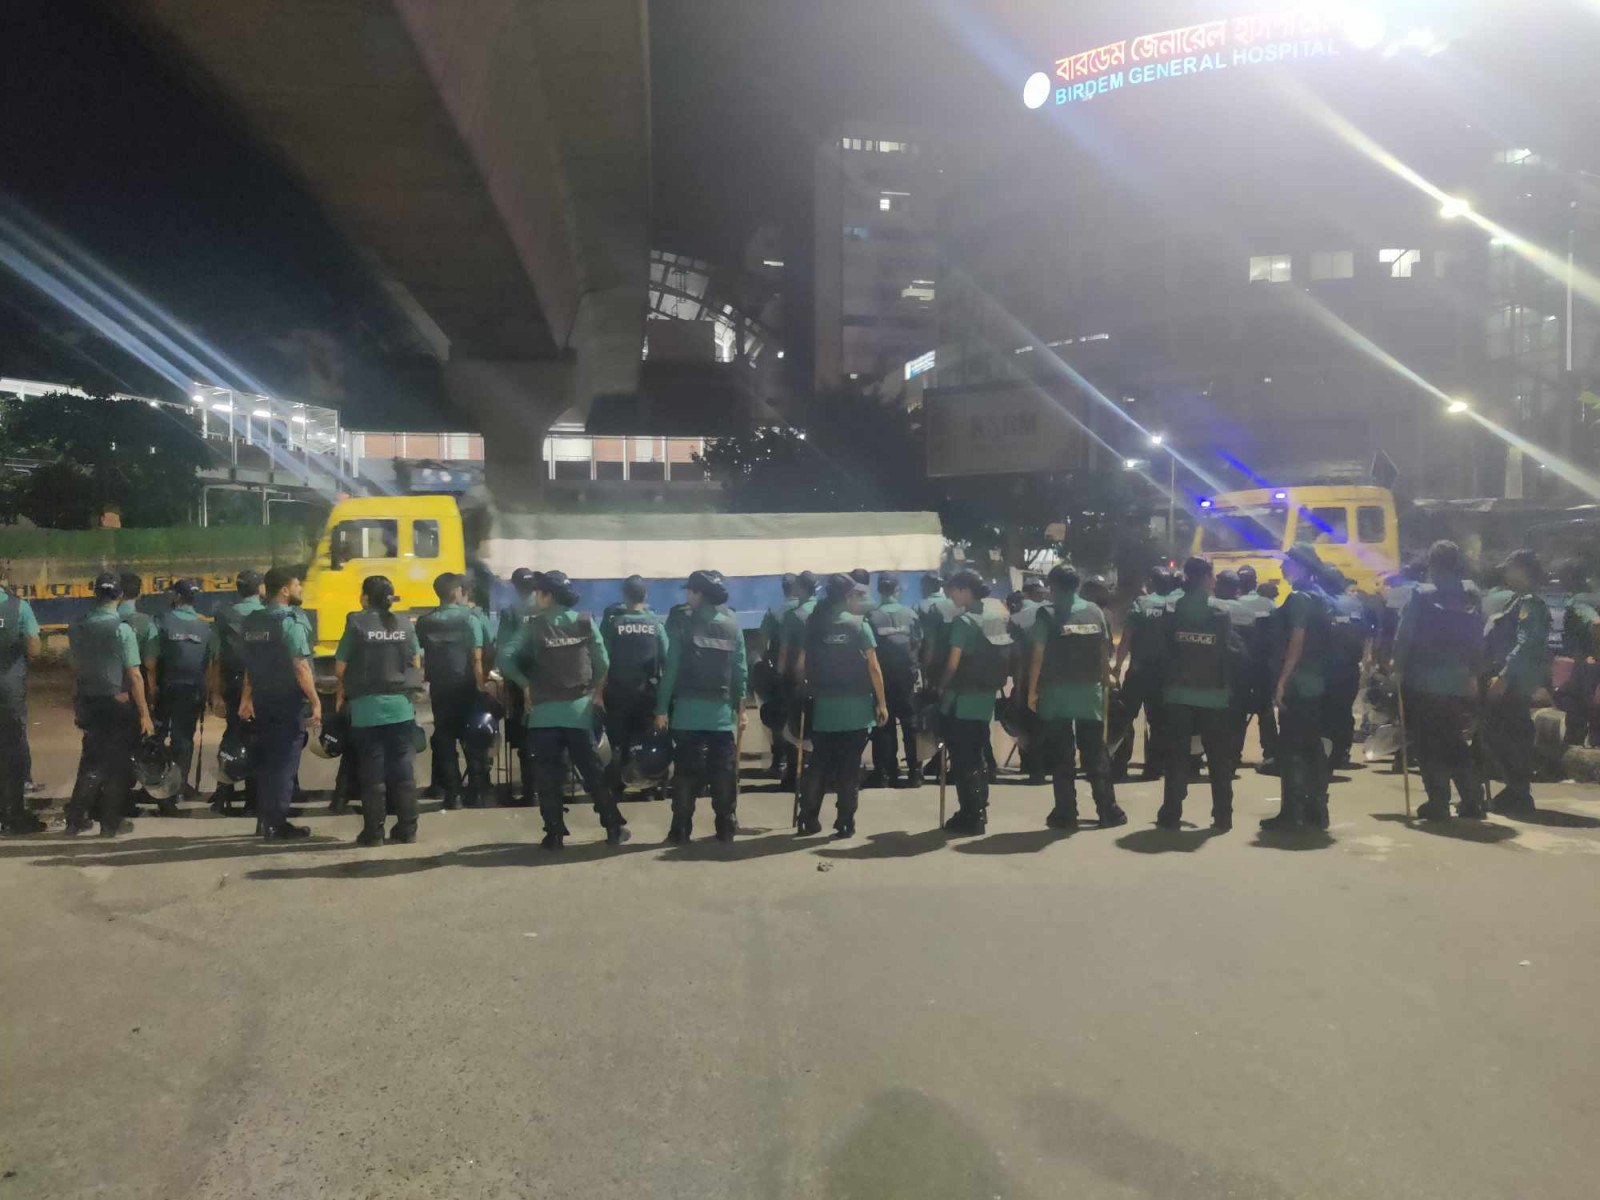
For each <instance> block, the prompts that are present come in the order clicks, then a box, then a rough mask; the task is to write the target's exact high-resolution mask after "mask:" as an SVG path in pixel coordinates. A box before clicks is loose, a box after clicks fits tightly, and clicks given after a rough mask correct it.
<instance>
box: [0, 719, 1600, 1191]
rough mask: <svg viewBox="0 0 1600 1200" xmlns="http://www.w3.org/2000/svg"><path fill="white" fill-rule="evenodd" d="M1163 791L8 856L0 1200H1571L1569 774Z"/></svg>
mask: <svg viewBox="0 0 1600 1200" xmlns="http://www.w3.org/2000/svg"><path fill="white" fill-rule="evenodd" d="M34 732H35V739H36V747H38V759H39V767H38V770H37V771H36V774H37V775H38V777H39V779H40V780H41V781H42V782H44V783H45V784H46V787H47V790H49V791H51V792H55V793H56V794H59V793H60V790H61V787H62V785H63V784H64V783H65V782H66V781H67V780H69V779H70V775H71V772H72V768H73V761H74V760H73V757H72V755H71V754H70V753H68V752H67V751H68V748H69V746H70V739H71V735H72V731H71V729H70V727H69V726H68V725H67V722H66V719H65V717H64V715H63V714H62V713H61V712H60V711H59V710H57V709H50V708H46V707H44V706H40V710H39V711H36V713H35V729H34ZM313 761H314V760H310V759H308V760H307V762H308V769H307V774H306V782H307V784H308V785H309V786H312V787H316V786H318V785H325V784H326V782H327V767H326V764H323V763H320V762H316V763H315V764H314V765H311V764H312V763H313ZM752 765H753V764H752ZM1156 786H1157V785H1149V784H1145V785H1136V786H1129V787H1125V788H1123V789H1121V791H1120V797H1121V800H1122V803H1123V804H1124V806H1125V807H1126V808H1127V809H1128V811H1129V813H1130V814H1131V816H1132V818H1133V821H1132V823H1131V824H1130V825H1129V826H1127V827H1125V828H1123V829H1120V830H1116V831H1106V832H1103V833H1102V832H1100V831H1098V830H1096V829H1095V828H1094V827H1093V825H1092V824H1088V825H1086V826H1085V828H1084V829H1083V830H1082V831H1080V832H1078V833H1076V834H1073V835H1066V834H1061V833H1056V832H1052V831H1047V830H1044V829H1043V828H1042V819H1043V817H1044V814H1045V812H1046V811H1047V810H1048V808H1049V807H1050V801H1049V798H1048V794H1047V792H1046V791H1045V790H1043V789H1033V788H1029V787H1026V786H1022V785H1020V784H1018V783H1014V782H1010V781H1008V782H1006V783H1004V784H1002V785H1000V786H997V787H996V788H995V789H994V800H993V810H992V811H993V820H992V821H991V824H990V832H989V834H988V836H986V837H984V838H981V839H968V840H947V839H946V838H945V836H944V835H943V834H942V833H940V832H938V831H937V830H936V829H935V825H936V817H937V807H938V800H937V791H936V789H933V788H924V789H923V790H922V791H920V792H907V791H901V792H874V793H868V794H867V795H866V797H865V801H864V803H863V805H862V809H861V814H860V819H859V828H860V830H861V834H860V836H859V837H857V838H855V839H852V840H850V841H847V842H832V841H829V840H826V839H823V838H811V839H805V840H797V839H796V838H794V837H793V836H792V834H791V833H790V832H789V830H788V823H789V799H788V797H786V796H781V795H777V794H775V793H773V792H770V791H761V790H759V785H753V786H752V790H750V791H747V793H746V796H745V798H744V800H743V802H742V804H741V808H740V818H741V824H742V827H743V836H742V837H741V838H740V840H739V841H738V842H737V843H735V844H734V845H733V846H731V847H727V846H721V845H718V844H717V843H715V842H710V841H706V842H697V843H696V844H694V845H692V846H690V847H688V848H669V847H665V846H663V845H662V844H661V841H662V838H663V836H664V834H665V831H666V825H667V813H666V811H665V808H664V806H662V805H659V804H642V803H641V804H631V805H628V806H626V812H627V815H628V817H629V820H630V821H631V822H632V827H633V832H634V840H633V841H631V842H630V843H628V844H626V845H624V846H622V847H620V848H617V849H609V848H607V847H605V846H604V845H603V843H602V842H601V836H602V835H601V831H600V830H599V828H598V827H597V825H596V822H595V819H594V815H593V813H592V812H591V811H590V810H589V809H587V808H585V807H580V808H574V810H573V815H572V818H571V820H572V823H573V830H574V834H575V837H574V839H573V841H572V842H571V843H569V847H568V849H567V850H566V851H565V852H564V853H563V854H561V855H559V856H555V855H550V854H548V853H546V852H543V851H541V850H540V849H539V848H538V846H537V842H538V839H539V836H540V832H539V828H538V821H537V815H536V814H535V813H534V812H531V811H529V810H523V809H496V810H489V811H481V812H461V813H449V814H435V813H433V812H431V811H429V810H431V809H432V808H433V807H434V806H433V805H429V806H428V810H425V815H424V818H423V821H422V827H421V840H420V841H419V842H418V844H417V845H415V846H410V847H394V848H386V849H380V850H358V849H356V848H355V847H353V846H352V845H351V838H352V837H353V836H354V835H355V833H356V831H357V830H358V828H359V826H360V818H359V816H357V815H354V814H352V815H346V816H327V815H323V814H322V813H321V810H320V806H318V807H314V808H312V809H310V810H308V813H307V819H308V820H309V823H310V824H311V825H312V826H313V828H314V829H315V831H316V837H315V838H314V839H313V840H312V841H310V842H309V843H305V844H299V845H293V846H287V847H285V846H270V847H269V846H263V845H260V844H258V843H257V842H255V841H254V840H253V839H252V838H251V837H250V836H249V833H250V829H251V826H250V824H249V823H248V822H247V821H246V820H244V819H242V818H230V819H223V818H213V817H210V816H209V814H208V813H206V812H205V810H203V809H202V810H200V811H199V812H197V813H194V814H192V815H189V816H187V817H184V818H176V819H169V820H161V819H142V820H140V821H139V822H138V827H137V829H136V831H135V832H134V834H133V835H132V836H130V837H128V838H125V839H120V840H117V841H114V842H104V841H101V840H100V839H98V838H94V837H88V838H80V839H76V840H73V839H67V838H64V837H59V836H51V835H39V836H37V837H32V838H27V839H19V840H10V841H6V842H4V843H0V911H3V912H4V913H5V920H4V921H3V922H0V962H3V963H4V971H3V973H0V1011H3V1012H4V1014H5V1019H4V1021H3V1022H0V1055H3V1061H0V1066H3V1071H0V1078H3V1079H4V1080H5V1086H4V1087H3V1088H0V1172H3V1178H0V1200H4V1198H5V1197H10V1196H16V1197H30V1198H42V1197H67V1196H72V1197H77V1196H94V1197H107V1196H110V1197H152V1198H160V1200H180V1198H186V1197H207V1198H210V1197H319V1198H330V1200H343V1198H346V1197H351V1198H353V1197H383V1198H390V1197H401V1198H407V1197H449V1198H475V1197H523V1196H528V1197H559V1198H566V1197H582V1198H584V1200H609V1198H612V1197H617V1198H621V1197H628V1198H635V1197H682V1198H684V1200H691V1198H692V1200H712V1198H723V1197H726V1198H729V1200H735V1198H737V1200H766V1198H778V1197H819V1198H824V1197H825V1198H829V1200H845V1198H850V1200H898V1198H901V1197H904V1198H907V1200H912V1198H914V1200H989V1198H991V1197H1006V1198H1008V1200H1010V1198H1033V1200H1044V1198H1049V1197H1086V1198H1095V1200H1099V1198H1105V1200H1122V1198H1128V1197H1152V1198H1160V1200H1167V1198H1171V1197H1194V1198H1203V1200H1211V1198H1221V1197H1249V1198H1260V1200H1287V1198H1290V1197H1363V1198H1365V1197H1371V1198H1384V1200H1392V1198H1395V1197H1418V1198H1432V1197H1438V1198H1440V1200H1446V1198H1448V1200H1464V1198H1473V1197H1517V1198H1519V1200H1520V1198H1528V1197H1539V1198H1541V1200H1554V1198H1559V1197H1575V1198H1576V1197H1590V1196H1593V1195H1594V1194H1595V1167H1594V1153H1593V1150H1594V1141H1595V1117H1596V1115H1597V1113H1600V1073H1597V1071H1596V1063H1597V1062H1600V1032H1597V1030H1600V1021H1597V1020H1596V1012H1595V1010H1596V1000H1597V998H1600V962H1597V947H1600V903H1597V901H1600V789H1594V788H1585V787H1581V786H1578V785H1549V786H1541V787H1539V788H1538V789H1537V793H1538V797H1539V800H1540V802H1541V804H1543V805H1545V806H1547V811H1546V812H1544V813H1542V814H1541V815H1540V817H1539V819H1538V820H1537V821H1525V822H1511V821H1505V820H1502V819H1499V818H1496V819H1494V820H1491V821H1489V822H1487V823H1484V824H1468V823H1456V824H1454V825H1446V826H1421V825H1418V826H1410V825H1407V824H1406V823H1405V822H1404V821H1403V819H1401V817H1400V814H1401V813H1402V812H1403V805H1402V799H1401V792H1400V784H1399V780H1398V779H1397V778H1395V777H1393V776H1389V775H1383V774H1379V773H1377V772H1375V771H1356V772H1351V773H1350V774H1349V776H1348V777H1347V781H1346V782H1341V783H1339V784H1337V785H1336V788H1335V793H1334V803H1333V814H1334V825H1333V829H1332V830H1331V832H1330V833H1329V834H1327V835H1314V834H1313V835H1305V836H1303V837H1298V838H1275V839H1274V838H1261V837H1258V836H1257V835H1256V833H1255V824H1256V818H1258V817H1260V816H1263V815H1267V814H1269V813H1270V812H1272V811H1274V809H1275V807H1276V806H1275V803H1274V801H1273V797H1275V796H1276V794H1277V780H1276V779H1272V778H1267V777H1261V776H1257V775H1255V774H1253V773H1246V774H1245V775H1244V776H1242V778H1241V780H1240V784H1239V788H1240V798H1239V802H1238V810H1239V822H1238V825H1237V827H1236V828H1235V830H1234V831H1233V832H1232V833H1231V834H1228V835H1225V836H1220V837H1212V836H1209V835H1208V832H1207V831H1206V830H1205V829H1204V828H1203V827H1196V828H1193V829H1186V830H1184V831H1183V832H1181V833H1170V834H1169V833H1164V832H1161V831H1158V830H1155V829H1154V828H1153V827H1152V826H1151V824H1150V821H1151V818H1152V817H1153V816H1154V812H1155V808H1156V805H1157V803H1158V799H1157V795H1156ZM1084 799H1085V804H1084V807H1085V810H1086V811H1088V810H1089V806H1088V805H1087V803H1086V801H1087V797H1086V796H1085V797H1084ZM1207 810H1208V798H1207V796H1206V795H1205V792H1204V785H1202V786H1201V788H1200V789H1199V790H1198V792H1197V793H1195V794H1192V795H1191V799H1190V816H1191V818H1192V819H1194V820H1195V821H1197V822H1198V823H1199V825H1200V826H1203V825H1204V823H1205V817H1206V813H1207ZM827 820H831V814H830V813H825V823H826V821H827ZM697 832H698V833H699V834H700V835H702V836H708V835H709V833H710V817H709V813H703V814H702V816H701V819H700V822H699V829H698V830H697Z"/></svg>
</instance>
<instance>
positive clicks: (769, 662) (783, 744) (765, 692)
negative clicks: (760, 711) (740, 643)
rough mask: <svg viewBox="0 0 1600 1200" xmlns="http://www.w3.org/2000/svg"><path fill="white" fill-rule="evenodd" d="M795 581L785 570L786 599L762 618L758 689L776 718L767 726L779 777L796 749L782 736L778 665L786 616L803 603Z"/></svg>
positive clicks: (782, 690) (772, 772)
mask: <svg viewBox="0 0 1600 1200" xmlns="http://www.w3.org/2000/svg"><path fill="white" fill-rule="evenodd" d="M794 584H795V575H794V573H793V572H792V571H791V572H788V573H787V574H785V575H784V577H783V602H782V603H781V604H776V605H774V606H773V607H771V608H769V609H767V611H766V613H765V614H764V615H763V616H762V618H761V644H762V646H763V648H764V649H763V653H762V659H761V661H762V664H763V665H762V668H761V673H762V675H763V676H764V679H763V681H762V683H761V684H760V685H758V686H757V687H756V688H755V691H756V694H757V695H758V696H759V697H760V698H761V701H762V703H763V705H767V706H770V707H768V708H767V709H766V711H767V713H769V714H770V718H771V720H772V722H773V723H772V724H771V725H770V726H768V731H769V732H770V733H771V735H772V767H771V769H770V771H769V772H768V773H769V774H770V775H772V776H773V777H774V778H777V779H781V778H783V774H784V768H785V766H786V764H787V763H788V761H789V757H790V755H792V754H793V753H794V748H793V747H792V746H791V745H790V744H789V743H788V742H787V741H786V740H785V739H784V737H783V725H784V721H785V720H786V719H787V714H786V713H785V712H784V707H783V699H784V693H785V688H784V687H783V676H782V673H781V672H780V671H779V669H778V656H779V653H780V651H781V650H782V647H783V619H784V618H785V617H786V616H788V615H789V613H791V612H792V611H794V609H795V607H796V606H797V605H798V604H799V603H800V601H799V600H798V599H797V598H796V597H795V586H794Z"/></svg>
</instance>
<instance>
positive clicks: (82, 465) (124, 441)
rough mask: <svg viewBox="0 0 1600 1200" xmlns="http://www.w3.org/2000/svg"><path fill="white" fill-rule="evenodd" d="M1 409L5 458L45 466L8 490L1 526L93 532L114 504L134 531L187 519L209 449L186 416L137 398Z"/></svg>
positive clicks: (44, 400) (0, 450)
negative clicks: (21, 523)
mask: <svg viewBox="0 0 1600 1200" xmlns="http://www.w3.org/2000/svg"><path fill="white" fill-rule="evenodd" d="M0 412H3V417H0V454H4V456H5V457H7V458H15V459H33V460H42V461H43V462H44V466H42V467H39V468H37V469H35V470H34V471H32V472H31V473H29V474H26V475H23V474H18V475H14V476H12V477H10V478H8V479H7V480H5V482H4V484H3V486H0V519H5V520H11V521H14V520H15V519H16V518H17V517H19V516H22V517H27V518H28V519H29V520H31V521H33V522H34V523H35V524H36V525H39V526H41V527H45V528H53V529H87V528H90V527H92V526H94V525H95V524H97V523H98V521H99V519H100V514H101V513H102V512H103V511H104V509H105V508H106V507H107V506H108V505H115V506H116V507H117V508H118V509H120V510H121V513H122V522H123V524H124V525H125V526H128V527H130V528H131V527H139V526H158V525H182V524H186V523H187V522H188V521H189V519H190V514H191V513H192V511H193V508H194V504H195V502H196V500H197V499H198V497H199V491H200V481H199V479H198V477H197V472H198V470H199V468H200V467H201V466H202V464H203V463H204V462H205V460H206V451H205V446H204V444H203V442H202V441H201V438H200V435H199V432H198V431H197V430H196V429H195V428H194V426H193V424H192V423H191V422H190V421H189V420H188V419H187V418H186V417H184V416H182V415H179V414H177V413H175V412H173V411H172V410H171V409H167V408H157V407H155V406H153V405H150V404H146V403H143V402H141V401H137V400H113V399H110V398H108V397H100V396H91V397H83V396H69V395H62V394H56V395H51V396H41V397H39V398H37V399H30V400H19V401H9V402H7V403H6V404H5V405H4V408H3V409H0Z"/></svg>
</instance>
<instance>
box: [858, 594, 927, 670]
mask: <svg viewBox="0 0 1600 1200" xmlns="http://www.w3.org/2000/svg"><path fill="white" fill-rule="evenodd" d="M867 622H868V623H869V624H870V625H871V626H872V632H873V633H874V634H875V635H876V636H877V639H878V664H879V666H881V667H882V668H883V673H884V674H885V675H887V676H889V677H890V678H892V679H910V678H911V676H912V675H913V674H914V673H915V671H916V662H915V648H916V642H917V614H916V613H914V612H912V611H911V610H910V609H909V608H907V607H906V606H905V605H903V604H892V605H880V606H879V607H878V608H875V609H873V611H872V614H871V615H870V616H868V617H867Z"/></svg>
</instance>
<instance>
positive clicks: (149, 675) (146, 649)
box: [117, 571, 161, 707]
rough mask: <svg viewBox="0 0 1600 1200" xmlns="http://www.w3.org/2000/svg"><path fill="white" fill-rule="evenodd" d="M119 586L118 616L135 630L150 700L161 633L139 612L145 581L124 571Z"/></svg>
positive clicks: (145, 687) (146, 614)
mask: <svg viewBox="0 0 1600 1200" xmlns="http://www.w3.org/2000/svg"><path fill="white" fill-rule="evenodd" d="M117 584H118V586H120V587H121V588H122V600H121V601H120V602H119V603H118V604H117V615H118V616H119V617H121V618H122V619H123V620H124V621H126V622H127V623H128V626H129V628H131V629H132V630H133V636H134V640H135V641H137V642H138V643H139V662H140V664H141V665H142V666H143V667H144V671H145V676H144V690H145V698H146V699H147V700H149V699H150V696H151V694H152V692H153V691H154V689H155V682H156V677H155V671H154V669H153V668H152V667H151V666H150V665H149V664H150V663H151V661H152V660H154V659H155V658H156V656H157V655H158V654H159V652H160V649H161V633H160V631H159V630H158V629H157V628H156V621H155V618H154V617H152V616H150V614H149V613H142V612H140V611H139V596H140V593H142V592H143V591H144V580H143V579H141V578H140V577H139V575H138V574H137V573H136V572H133V571H124V572H123V573H122V574H121V575H119V576H117ZM152 707H154V705H153V703H152Z"/></svg>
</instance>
